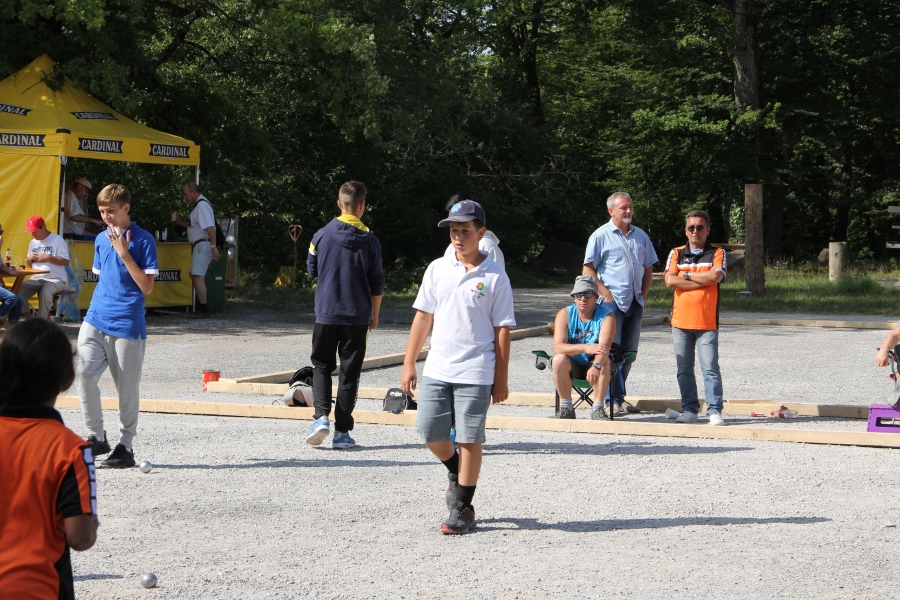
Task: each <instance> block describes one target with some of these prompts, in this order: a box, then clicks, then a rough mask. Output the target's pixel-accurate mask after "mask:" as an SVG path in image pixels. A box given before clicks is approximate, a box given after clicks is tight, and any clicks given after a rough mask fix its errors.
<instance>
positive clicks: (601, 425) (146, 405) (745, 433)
mask: <svg viewBox="0 0 900 600" xmlns="http://www.w3.org/2000/svg"><path fill="white" fill-rule="evenodd" d="M101 403H102V406H103V408H104V409H106V410H114V409H116V408H118V401H117V399H116V398H103V399H102V400H101ZM56 406H57V407H58V408H76V409H77V408H80V403H79V401H78V398H77V397H75V396H60V397H59V398H57V401H56ZM141 412H151V413H166V414H193V415H204V416H220V417H250V418H266V419H292V420H302V421H311V420H312V419H313V409H312V408H289V407H286V406H271V405H258V404H228V403H217V402H198V401H185V400H154V399H143V400H141ZM353 417H354V419H355V420H356V422H358V423H369V424H379V425H406V426H411V425H414V424H415V419H416V415H415V411H409V412H405V413H401V414H399V415H395V414H393V413H387V412H374V413H372V412H366V411H359V412H357V413H354V415H353ZM487 427H488V428H489V429H513V430H518V431H559V432H569V433H591V434H612V435H636V436H645V437H669V438H690V439H716V440H747V441H768V442H796V443H804V444H827V445H835V446H873V447H879V448H900V435H898V434H893V433H869V432H864V431H859V432H857V431H821V430H815V429H786V428H785V429H782V428H778V429H769V428H761V427H744V426H735V425H732V426H727V427H710V426H708V425H682V424H678V423H648V422H636V421H631V422H629V421H628V420H617V421H605V420H604V421H592V420H588V419H575V420H570V419H540V418H532V417H492V416H488V418H487Z"/></svg>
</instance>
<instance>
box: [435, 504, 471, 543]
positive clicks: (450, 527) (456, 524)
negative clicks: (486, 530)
mask: <svg viewBox="0 0 900 600" xmlns="http://www.w3.org/2000/svg"><path fill="white" fill-rule="evenodd" d="M473 529H475V509H474V508H472V507H471V506H466V505H465V504H463V502H462V500H457V501H456V503H455V504H454V505H453V508H451V509H450V516H448V517H447V520H446V521H444V522H443V523H441V533H443V534H444V535H462V534H464V533H469V532H470V531H472V530H473Z"/></svg>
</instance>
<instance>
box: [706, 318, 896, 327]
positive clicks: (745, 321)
mask: <svg viewBox="0 0 900 600" xmlns="http://www.w3.org/2000/svg"><path fill="white" fill-rule="evenodd" d="M719 324H720V325H776V326H779V327H831V328H839V329H893V328H894V327H895V326H896V325H897V322H896V321H835V320H828V319H765V318H752V319H751V318H744V317H721V318H720V319H719Z"/></svg>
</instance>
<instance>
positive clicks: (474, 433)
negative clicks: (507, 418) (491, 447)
mask: <svg viewBox="0 0 900 600" xmlns="http://www.w3.org/2000/svg"><path fill="white" fill-rule="evenodd" d="M419 384H420V385H421V394H419V398H418V403H419V410H418V412H417V416H416V428H417V429H418V430H419V435H420V436H422V439H423V440H424V441H425V443H426V444H430V443H431V442H442V441H449V440H450V428H451V427H454V426H455V427H456V442H457V443H459V444H483V443H484V441H485V437H484V425H485V421H486V420H487V412H488V408H490V406H491V386H489V385H470V384H465V383H445V382H443V381H438V380H437V379H431V378H430V377H422V378H421V379H419ZM454 424H455V425H454Z"/></svg>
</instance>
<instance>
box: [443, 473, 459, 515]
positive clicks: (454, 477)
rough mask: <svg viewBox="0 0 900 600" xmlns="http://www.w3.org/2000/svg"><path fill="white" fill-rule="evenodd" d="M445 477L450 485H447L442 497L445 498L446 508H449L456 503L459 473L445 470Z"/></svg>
mask: <svg viewBox="0 0 900 600" xmlns="http://www.w3.org/2000/svg"><path fill="white" fill-rule="evenodd" d="M447 479H449V480H450V485H448V486H447V492H446V493H445V494H444V497H445V498H446V499H447V510H450V509H452V508H453V505H454V504H456V496H457V492H458V491H459V475H458V474H456V473H451V472H450V471H447Z"/></svg>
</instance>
